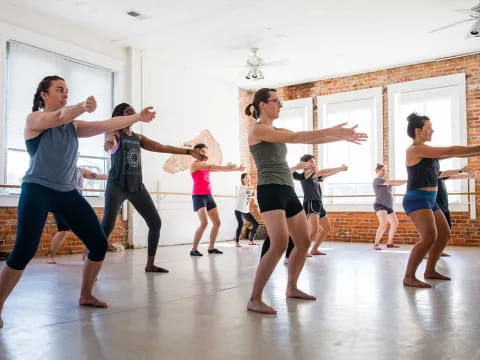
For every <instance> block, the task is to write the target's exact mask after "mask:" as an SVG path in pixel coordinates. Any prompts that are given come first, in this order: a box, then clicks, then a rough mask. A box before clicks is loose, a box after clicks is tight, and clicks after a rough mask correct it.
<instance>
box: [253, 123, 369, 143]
mask: <svg viewBox="0 0 480 360" xmlns="http://www.w3.org/2000/svg"><path fill="white" fill-rule="evenodd" d="M345 125H346V123H343V124H340V125H337V126H333V127H330V128H326V129H321V130H313V131H299V132H293V131H290V130H287V129H275V128H272V127H269V126H266V125H263V124H257V125H255V126H254V127H253V128H252V132H251V137H252V140H254V141H253V142H256V141H266V142H278V143H289V144H323V143H329V142H334V141H340V140H346V141H350V142H353V143H356V144H360V142H362V141H365V140H366V139H367V138H368V136H367V134H364V133H358V132H356V131H355V129H356V127H357V126H353V127H351V128H347V127H345Z"/></svg>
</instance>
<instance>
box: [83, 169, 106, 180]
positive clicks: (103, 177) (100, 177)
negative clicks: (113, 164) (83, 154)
mask: <svg viewBox="0 0 480 360" xmlns="http://www.w3.org/2000/svg"><path fill="white" fill-rule="evenodd" d="M82 172H83V177H84V178H85V179H91V180H107V179H108V175H107V174H97V173H96V172H94V171H92V170H89V169H87V168H82Z"/></svg>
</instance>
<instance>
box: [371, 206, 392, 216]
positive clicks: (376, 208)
mask: <svg viewBox="0 0 480 360" xmlns="http://www.w3.org/2000/svg"><path fill="white" fill-rule="evenodd" d="M373 210H375V212H377V211H380V210H386V211H387V215H390V214H392V213H393V209H392V208H389V207H386V206H383V205H380V204H373Z"/></svg>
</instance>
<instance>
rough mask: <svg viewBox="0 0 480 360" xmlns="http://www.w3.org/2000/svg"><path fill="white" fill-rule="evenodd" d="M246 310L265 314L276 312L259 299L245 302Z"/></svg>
mask: <svg viewBox="0 0 480 360" xmlns="http://www.w3.org/2000/svg"><path fill="white" fill-rule="evenodd" d="M247 310H248V311H253V312H256V313H260V314H267V315H275V314H276V313H277V311H276V310H275V309H274V308H272V307H271V306H268V305H267V304H265V303H264V302H263V301H259V300H250V301H249V302H248V304H247Z"/></svg>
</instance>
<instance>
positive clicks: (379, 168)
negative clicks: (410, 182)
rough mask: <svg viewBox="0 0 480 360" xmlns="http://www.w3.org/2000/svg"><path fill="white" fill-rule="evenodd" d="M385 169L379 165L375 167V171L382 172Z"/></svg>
mask: <svg viewBox="0 0 480 360" xmlns="http://www.w3.org/2000/svg"><path fill="white" fill-rule="evenodd" d="M384 167H385V165H383V164H380V163H378V164H377V166H376V167H375V171H378V170H382V169H383V168H384Z"/></svg>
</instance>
